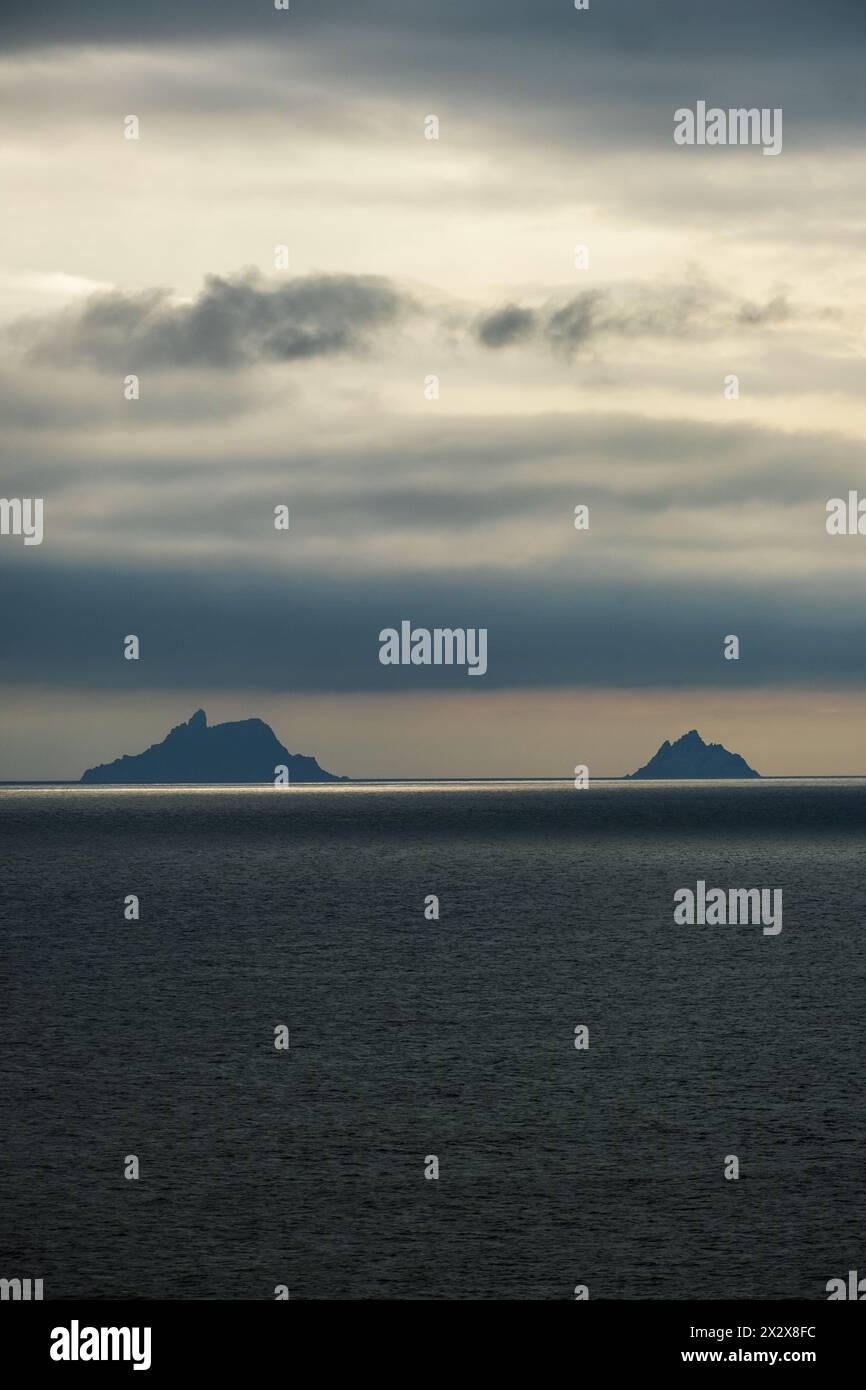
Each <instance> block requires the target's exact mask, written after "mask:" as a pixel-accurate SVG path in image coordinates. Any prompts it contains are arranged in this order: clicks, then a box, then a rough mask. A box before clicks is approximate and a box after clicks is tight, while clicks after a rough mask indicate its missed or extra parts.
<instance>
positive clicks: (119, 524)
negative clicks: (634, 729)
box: [0, 0, 866, 777]
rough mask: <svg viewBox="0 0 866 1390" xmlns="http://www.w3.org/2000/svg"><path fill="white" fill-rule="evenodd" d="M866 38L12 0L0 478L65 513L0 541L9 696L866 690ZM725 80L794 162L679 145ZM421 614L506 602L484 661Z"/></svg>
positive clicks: (389, 9) (647, 13)
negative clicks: (414, 645)
mask: <svg viewBox="0 0 866 1390" xmlns="http://www.w3.org/2000/svg"><path fill="white" fill-rule="evenodd" d="M864 31H866V11H864V9H863V7H862V6H861V5H859V4H854V3H851V4H848V3H842V2H841V0H837V2H835V3H828V4H824V5H822V6H817V5H814V4H811V3H806V0H802V3H800V2H799V0H793V2H790V3H785V4H781V3H779V4H775V3H767V4H764V5H761V6H754V5H752V4H746V3H739V2H737V3H731V4H728V5H725V6H708V5H707V6H704V5H696V4H694V3H685V0H683V3H678V2H677V3H674V2H673V0H671V3H661V4H657V5H651V4H648V3H643V0H642V3H637V0H627V2H626V0H623V2H622V3H617V4H613V3H609V4H602V3H601V0H599V2H598V3H596V0H593V3H592V5H591V8H590V10H589V11H588V12H580V13H579V12H576V11H575V10H574V9H573V7H570V6H569V5H568V4H567V3H566V0H556V3H553V0H551V2H550V3H547V0H541V2H540V3H532V4H530V3H526V4H522V3H517V0H513V3H511V2H509V3H495V4H494V3H492V2H491V3H489V4H479V3H461V4H457V3H456V0H455V3H450V0H448V2H447V3H442V4H438V5H435V6H430V5H427V4H421V3H405V2H404V3H400V4H397V3H394V4H389V3H381V2H380V0H373V3H370V4H368V5H365V6H363V7H360V6H357V5H354V4H352V5H350V4H340V3H317V4H315V5H313V4H311V5H309V6H307V5H302V4H301V3H300V0H299V3H297V4H293V7H292V9H291V10H290V11H289V12H287V13H284V12H276V11H274V9H273V7H272V5H270V4H269V3H265V0H261V3H253V2H252V0H250V3H247V4H242V3H237V4H231V5H229V4H222V3H211V2H210V0H209V3H207V4H196V3H191V2H190V3H173V4H170V5H169V4H167V3H166V4H149V5H141V6H118V5H114V4H108V3H105V4H101V3H95V2H94V0H85V3H83V4H81V5H79V6H76V7H71V6H68V5H63V4H50V3H49V4H46V5H42V6H38V7H32V6H25V5H11V6H5V7H4V10H3V15H2V19H0V36H2V38H3V39H4V51H3V55H2V57H0V118H2V121H3V126H4V130H5V137H4V142H3V146H2V150H0V177H2V182H3V187H4V195H5V198H4V201H5V202H6V204H7V206H9V207H12V208H14V212H15V215H14V217H13V218H11V219H9V224H8V226H7V227H6V228H5V229H4V248H3V253H2V261H0V412H2V420H3V431H2V439H0V466H2V492H3V495H4V496H40V497H44V499H45V540H44V543H43V544H42V545H41V546H38V547H25V546H24V545H23V543H22V541H21V539H20V538H17V537H3V538H0V577H2V583H3V592H4V595H5V606H6V611H7V614H8V620H7V621H6V622H5V624H4V642H3V651H2V676H3V679H4V681H5V683H6V687H7V690H8V691H10V692H12V693H13V694H14V695H15V699H16V701H19V700H20V698H21V697H23V696H24V695H26V692H28V691H38V692H39V699H40V701H42V700H45V699H51V698H53V699H55V700H56V708H57V710H58V711H60V710H62V709H63V704H64V699H68V700H69V701H71V700H72V697H73V695H74V694H76V692H87V693H88V694H89V695H90V696H91V697H92V698H93V699H94V700H97V701H98V700H99V699H100V698H104V700H105V701H106V708H108V704H110V702H111V701H113V700H115V699H116V698H120V697H121V695H123V694H124V692H125V693H127V694H128V693H130V692H135V691H137V692H138V696H139V697H140V699H141V701H144V700H145V697H146V692H147V691H148V690H151V691H159V692H161V695H160V698H162V697H163V696H168V695H170V692H171V691H172V690H176V691H177V692H178V698H179V699H184V700H185V699H186V698H187V692H188V691H190V690H191V689H199V690H202V689H203V690H204V691H205V692H207V691H209V690H211V691H214V692H222V693H224V694H225V695H226V696H228V694H229V693H230V692H232V691H240V690H243V691H244V692H246V694H245V697H244V698H245V699H254V698H255V692H256V691H257V690H259V691H261V692H262V697H263V698H264V697H265V696H271V695H272V694H274V693H276V694H279V695H285V696H286V697H287V698H288V697H291V695H292V693H293V692H294V693H297V694H299V695H301V694H312V693H319V694H322V695H329V694H331V695H335V696H340V697H344V698H345V700H346V702H347V704H346V709H349V708H350V707H351V699H352V697H353V695H358V696H360V695H361V694H362V693H363V694H364V696H365V697H366V696H376V697H378V696H379V695H381V696H382V697H384V696H385V695H388V696H391V695H394V694H396V693H397V692H401V691H404V692H406V693H407V694H409V693H411V694H412V695H413V696H414V695H419V694H423V693H425V692H426V693H431V692H434V691H445V690H451V691H455V692H462V691H464V690H465V689H466V688H467V686H469V687H472V688H473V693H472V699H473V700H475V701H477V700H481V701H483V700H484V699H485V698H486V692H494V691H495V692H500V693H502V692H508V691H532V690H535V691H538V692H542V691H544V690H545V689H546V690H549V691H562V690H564V689H573V690H574V691H576V692H577V691H584V692H592V691H594V690H598V691H601V690H605V691H610V690H621V691H623V692H630V691H634V692H641V691H643V692H645V693H646V701H647V703H646V709H647V711H648V717H649V715H650V714H651V712H652V710H653V709H654V708H657V706H654V703H653V702H654V700H656V698H657V696H656V695H655V694H654V692H660V691H662V690H663V689H669V688H676V687H679V686H683V687H684V686H687V687H688V688H689V689H690V690H694V691H696V692H700V691H706V692H707V698H708V699H709V697H710V693H712V692H716V693H717V692H718V691H719V690H723V691H727V692H728V693H729V695H730V698H731V699H732V700H737V699H744V700H745V699H746V698H747V697H748V694H749V692H750V691H752V692H764V691H770V690H777V691H779V692H785V695H786V698H788V697H789V696H790V698H791V699H792V700H795V699H797V698H800V696H799V695H798V692H808V691H815V690H825V691H826V690H836V691H838V692H844V694H845V698H846V699H847V698H849V697H851V696H852V694H853V693H854V692H857V691H861V690H862V689H863V685H864V680H866V669H864V663H866V657H864V651H866V646H864V642H863V625H864V620H863V618H862V616H861V615H862V597H861V596H862V588H863V565H864V558H863V556H864V552H863V550H862V547H863V546H866V538H861V537H856V536H855V537H839V538H835V537H830V536H828V535H827V532H826V528H825V524H824V523H825V514H826V503H827V500H828V499H829V498H831V497H837V496H847V493H848V491H849V489H854V488H857V487H859V486H864V487H866V484H864V483H863V479H864V476H866V475H864V466H863V441H864V435H866V393H864V387H866V357H864V346H866V338H864V331H866V325H864V321H863V312H862V307H861V306H862V303H863V296H864V290H866V262H864V243H866V215H864V213H863V209H862V197H861V193H860V190H861V188H862V185H863V177H864V173H866V158H864V156H863V154H862V152H861V151H862V143H863V142H862V137H863V131H864V118H866V98H864V87H863V83H862V78H861V76H860V66H861V58H862V52H863V40H864V38H866V32H864ZM698 99H705V100H707V101H708V102H709V103H710V104H713V103H716V104H718V105H721V106H724V107H727V106H737V105H756V106H760V107H764V106H768V107H783V108H784V148H783V153H782V155H781V156H780V157H779V158H777V159H765V158H762V156H761V152H760V150H758V149H752V148H724V149H714V148H706V147H704V148H701V149H698V148H691V149H689V148H686V149H682V148H678V147H677V146H675V145H674V143H673V138H672V129H673V113H674V110H675V109H676V108H677V107H679V106H683V105H693V104H694V103H695V102H696V101H697V100H698ZM131 113H134V114H136V115H137V116H138V118H139V120H140V128H141V133H140V139H139V140H138V141H127V140H125V139H124V138H123V128H124V127H123V123H124V119H125V117H127V116H128V115H129V114H131ZM431 114H434V115H436V116H437V117H438V120H439V124H440V129H439V139H438V140H427V139H425V136H424V131H425V122H426V121H427V118H428V117H429V116H430V115H431ZM282 246H285V247H286V248H287V254H288V266H287V268H281V267H280V265H279V262H278V261H277V259H275V253H276V249H277V248H279V247H282ZM578 247H585V248H586V251H587V255H588V264H587V265H586V268H580V262H579V259H578V257H577V255H576V248H578ZM130 374H135V375H136V376H137V377H138V378H139V388H140V398H139V399H138V400H134V401H130V400H127V399H126V398H125V394H124V384H125V381H126V380H127V378H128V377H129V375H130ZM732 375H735V376H736V377H737V378H738V380H739V398H738V399H730V398H729V395H726V393H725V387H726V383H727V382H729V381H730V379H731V376H732ZM431 383H432V385H431ZM580 504H584V505H587V506H588V507H589V508H590V518H591V520H590V529H589V530H588V531H586V532H580V531H576V530H575V528H574V509H575V507H576V506H577V505H580ZM278 505H286V506H288V507H289V508H290V511H291V529H290V530H289V531H288V532H277V531H275V529H274V525H273V518H274V508H275V507H276V506H278ZM403 618H409V619H411V620H412V621H413V622H414V623H416V624H419V625H425V626H436V625H440V626H485V627H487V628H488V630H489V647H490V656H489V672H488V675H487V677H486V678H485V679H484V680H483V681H482V680H475V681H473V680H470V681H467V677H466V675H465V673H464V672H462V671H460V670H454V669H444V670H430V669H423V668H422V669H418V668H384V667H382V666H381V665H380V664H379V663H378V660H377V653H378V645H379V644H378V633H379V631H380V629H382V628H384V627H388V626H396V625H399V622H400V620H401V619H403ZM130 632H135V633H137V634H138V635H139V636H140V637H141V641H142V659H141V661H140V663H138V665H137V666H135V665H134V664H132V663H127V662H124V661H123V660H122V658H121V657H120V655H119V653H120V649H121V642H122V638H123V636H124V635H125V634H126V633H130ZM728 633H737V634H738V635H739V636H740V639H741V642H742V656H741V660H740V662H739V663H730V662H725V661H724V660H723V658H722V644H723V639H724V637H725V636H726V634H728ZM658 698H661V697H660V696H659V697H658ZM696 698H697V697H696ZM803 698H805V695H804V696H803ZM16 707H17V708H21V707H22V706H20V704H19V705H17V706H16ZM41 707H42V706H41V704H40V708H41ZM129 709H130V720H129V728H130V734H129V747H128V749H127V751H133V750H134V748H135V745H136V740H137V738H138V737H139V736H141V735H140V734H139V732H138V731H139V730H141V734H142V735H143V731H144V728H145V723H144V722H143V721H144V715H143V714H142V710H143V709H144V705H143V704H141V703H139V704H135V705H130V706H129ZM191 712H192V711H191V710H190V711H187V710H186V709H185V708H181V709H179V710H178V715H177V717H178V718H182V717H186V716H187V715H188V714H189V713H191ZM248 712H249V713H250V714H252V713H256V712H257V711H256V710H255V709H250V710H249V711H248ZM337 717H338V716H337V715H336V714H335V716H334V718H335V719H337ZM509 717H511V716H509ZM786 717H790V718H791V720H792V721H793V719H794V714H793V713H789V716H786ZM531 718H532V712H531V706H530V705H527V720H531ZM563 718H565V716H563ZM382 719H383V727H384V725H385V723H387V719H388V717H387V716H386V714H385V712H384V705H383V714H382ZM491 719H493V720H494V722H493V725H492V726H491V727H498V726H496V725H495V719H494V716H493V714H492V713H491ZM695 722H697V717H696V721H695ZM22 727H23V726H22ZM27 727H28V730H29V729H30V726H29V725H28V726H27ZM793 727H794V726H793V723H792V724H791V728H792V729H793ZM148 728H149V726H148ZM509 728H510V726H509ZM278 732H279V731H278ZM679 732H682V730H679V729H671V730H670V734H671V736H675V735H676V734H677V733H679ZM706 732H707V733H708V734H712V733H713V730H712V729H709V730H707V731H706ZM501 734H502V738H503V740H506V738H510V737H511V735H510V734H508V735H506V732H505V725H504V724H502V726H501ZM72 736H73V737H74V734H73V735H72ZM26 737H27V738H28V739H30V738H31V737H32V734H31V733H30V732H28V733H27V735H26ZM467 737H468V736H467ZM756 737H757V735H756ZM567 738H568V730H567V728H566V726H565V725H563V740H564V741H565V740H566V739H567ZM455 739H456V743H455V750H456V751H455V752H454V765H453V766H452V768H451V769H450V770H452V771H453V770H456V768H457V765H458V764H459V759H460V757H461V756H463V757H464V758H465V756H469V755H470V753H471V745H470V744H468V743H467V745H466V747H464V748H462V749H461V746H460V733H459V730H458V732H457V733H456V734H455ZM14 742H15V733H14V724H13V735H12V740H11V743H13V744H14ZM33 747H34V748H35V744H34V745H33ZM119 751H123V750H122V749H107V750H106V756H108V755H109V754H110V755H112V756H113V755H114V754H115V753H116V752H119ZM312 751H315V752H317V753H320V754H321V760H322V761H323V762H327V747H325V748H324V749H315V750H312ZM651 751H652V749H648V750H647V753H649V752H651ZM741 751H743V752H744V753H746V754H747V755H750V756H749V761H752V762H754V763H755V764H760V762H761V756H760V748H758V749H754V748H751V749H750V748H746V749H743V750H741ZM5 756H6V763H5V764H4V763H3V761H2V759H0V777H2V775H3V767H4V765H5V766H6V767H10V766H13V763H14V767H15V769H16V771H17V770H18V769H19V767H20V761H16V759H17V757H18V753H17V750H16V751H15V752H14V753H13V752H12V751H11V749H7V750H6V754H5ZM412 756H413V752H412V747H411V743H410V744H407V746H406V748H405V762H404V763H403V764H401V765H402V766H404V768H405V771H406V774H407V775H410V774H411V772H412V770H413V765H412ZM563 756H565V752H564V751H563ZM791 756H792V762H791V768H790V770H793V771H796V770H797V759H796V753H795V752H794V751H792V755H791ZM10 757H11V758H12V759H13V761H12V762H10V761H9V759H10ZM844 759H847V761H846V762H843V761H842V760H844ZM834 760H835V761H834ZM830 763H831V764H832V766H828V770H833V768H834V767H836V766H838V767H839V770H842V768H843V766H844V768H845V770H856V767H859V766H860V765H861V764H862V765H863V768H864V770H866V738H864V739H863V740H862V741H861V743H860V745H859V747H858V748H857V749H854V750H848V752H843V751H841V750H840V751H838V753H837V752H834V754H833V758H831V759H830ZM459 765H460V766H462V767H463V769H464V770H466V771H467V772H471V771H473V768H472V767H469V766H467V765H466V764H465V761H464V763H463V764H459ZM854 765H856V767H855V766H854ZM336 770H337V771H340V770H342V769H341V768H339V767H338V768H336ZM509 770H516V769H513V768H512V769H509ZM538 770H539V771H543V770H545V769H544V768H539V769H538ZM607 770H611V771H613V770H616V769H615V768H610V767H609V766H608V768H607ZM48 771H49V769H47V768H44V767H39V768H36V767H35V764H34V772H33V775H40V773H41V774H43V775H46V774H47V773H48ZM18 775H20V773H19V774H18Z"/></svg>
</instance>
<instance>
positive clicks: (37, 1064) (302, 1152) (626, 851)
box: [0, 779, 866, 1300]
mask: <svg viewBox="0 0 866 1390" xmlns="http://www.w3.org/2000/svg"><path fill="white" fill-rule="evenodd" d="M864 830H866V782H862V781H857V780H850V781H848V780H843V779H839V780H833V779H823V780H804V781H797V780H779V781H774V780H766V779H764V780H761V781H756V782H718V783H708V782H695V783H683V782H679V783H661V782H627V781H611V782H597V783H592V784H591V785H590V786H589V787H588V788H584V789H580V790H578V789H576V788H575V787H574V786H573V785H571V784H570V783H561V782H560V783H554V782H512V783H495V784H490V783H427V784H421V783H418V784H387V785H386V784H354V783H352V784H339V785H323V786H308V787H302V786H294V787H289V788H267V789H261V788H251V787H199V788H191V787H179V788H172V787H163V788H128V789H125V788H116V787H80V786H43V787H33V786H26V787H25V786H19V787H12V786H7V787H4V788H2V789H0V844H2V864H3V873H2V905H0V992H2V1009H0V1191H2V1194H3V1199H2V1203H0V1276H3V1277H7V1278H11V1277H30V1278H41V1279H43V1281H44V1297H45V1298H46V1299H48V1298H60V1299H77V1298H102V1299H118V1298H136V1299H154V1298H159V1299H273V1298H275V1297H277V1296H284V1295H285V1292H286V1291H287V1292H288V1294H289V1297H290V1298H292V1299H352V1300H354V1299H400V1300H549V1299H568V1300H571V1299H573V1298H575V1296H581V1293H580V1292H578V1293H577V1294H576V1292H575V1291H576V1290H577V1291H585V1292H586V1293H587V1294H588V1296H589V1298H591V1299H683V1300H691V1299H716V1298H724V1299H728V1298H730V1299H766V1300H774V1299H789V1298H794V1299H798V1298H805V1299H826V1297H827V1292H826V1286H827V1283H828V1281H829V1280H830V1279H833V1278H838V1277H841V1278H845V1277H847V1272H848V1271H849V1270H850V1269H858V1270H860V1271H861V1272H862V1273H866V1233H864V1227H863V1223H862V1219H861V1210H862V1192H863V1174H864V1159H866V1101H864V1054H866V1044H864V1001H866V925H864V919H866V907H864V904H866V891H864V889H866V885H864V883H861V875H862V876H863V877H864V879H866V853H864ZM699 881H701V882H703V883H705V884H706V887H707V891H709V889H710V888H711V887H722V888H724V889H726V890H727V889H730V888H755V887H761V888H769V889H775V888H780V889H782V891H783V903H784V916H783V925H782V929H781V931H779V932H778V933H777V934H775V935H770V934H767V933H765V932H764V930H763V929H762V926H761V925H760V923H757V924H756V923H746V924H741V925H706V924H694V925H678V924H677V923H676V922H675V920H674V895H675V893H676V892H677V891H678V890H679V889H682V888H686V887H690V888H691V889H693V890H694V889H695V888H696V884H697V883H698V882H699ZM133 896H134V897H135V898H137V899H138V913H139V915H138V917H137V918H136V917H135V916H130V915H129V914H130V911H131V907H130V902H129V899H130V898H131V897H133ZM434 898H435V899H436V900H437V901H436V902H433V899H434ZM437 912H438V915H437ZM280 1039H282V1040H283V1042H287V1043H288V1045H287V1046H282V1047H280V1046H277V1043H278V1041H279V1040H280ZM582 1044H585V1045H582ZM132 1159H135V1160H136V1161H137V1162H136V1163H135V1164H133V1163H131V1160H132ZM732 1160H736V1163H735V1164H734V1163H733V1162H732ZM134 1171H137V1176H129V1174H131V1173H132V1172H134ZM735 1171H736V1172H737V1173H738V1176H733V1174H734V1172H735Z"/></svg>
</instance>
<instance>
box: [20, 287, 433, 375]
mask: <svg viewBox="0 0 866 1390" xmlns="http://www.w3.org/2000/svg"><path fill="white" fill-rule="evenodd" d="M407 303H408V301H407V300H404V299H403V298H402V297H401V295H400V294H399V293H398V292H397V291H396V290H395V289H394V288H393V287H392V286H391V284H390V283H389V282H388V281H387V280H386V279H384V278H383V277H380V276H374V275H309V276H305V277H303V278H297V279H291V280H288V281H280V280H266V279H265V278H264V277H263V276H262V275H261V274H260V273H259V272H258V271H256V270H253V269H250V270H244V271H240V272H238V273H237V274H236V275H232V276H220V275H208V276H207V277H206V279H205V283H204V288H203V289H202V291H201V293H200V294H199V296H198V298H197V299H195V300H194V301H193V302H192V303H191V304H185V303H177V302H175V301H174V300H173V299H172V298H171V296H170V294H169V292H168V291H167V290H163V289H152V290H146V291H144V292H142V293H139V294H124V293H123V292H122V291H120V290H114V291H109V292H107V293H99V294H95V295H92V296H91V297H90V298H88V299H87V300H86V302H85V303H84V305H83V306H82V307H78V306H76V307H75V308H72V309H67V310H65V311H64V312H63V313H61V314H59V315H57V316H55V317H53V318H45V319H41V320H39V319H28V320H19V322H18V323H17V324H16V325H15V326H14V329H13V330H12V332H13V337H14V338H15V339H16V340H17V341H18V342H19V343H21V344H23V345H24V346H25V347H26V348H28V349H29V351H30V353H31V355H32V357H33V358H34V359H36V360H38V361H44V362H51V363H55V364H59V365H64V366H74V365H76V364H79V363H82V362H85V363H89V364H91V365H93V366H96V367H97V368H99V369H101V370H105V371H109V370H110V371H117V370H118V364H122V365H123V367H124V369H125V370H128V371H136V370H138V369H139V368H150V369H152V370H160V369H171V368H176V367H182V368H183V367H200V366H204V367H217V368H232V367H240V366H247V365H250V364H252V363H255V362H257V361H273V362H279V361H283V362H289V361H300V360H304V359H309V358H315V357H328V356H332V355H334V354H336V353H345V352H353V351H357V350H359V349H361V348H363V347H364V346H365V345H366V344H367V342H368V338H369V335H370V333H371V332H372V331H374V330H375V329H378V328H381V327H383V326H384V325H387V324H391V323H393V322H394V321H395V320H396V319H397V318H398V317H399V315H400V314H401V312H402V311H403V310H404V309H405V308H406V307H407Z"/></svg>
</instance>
